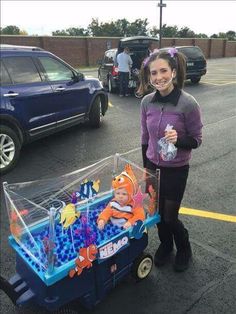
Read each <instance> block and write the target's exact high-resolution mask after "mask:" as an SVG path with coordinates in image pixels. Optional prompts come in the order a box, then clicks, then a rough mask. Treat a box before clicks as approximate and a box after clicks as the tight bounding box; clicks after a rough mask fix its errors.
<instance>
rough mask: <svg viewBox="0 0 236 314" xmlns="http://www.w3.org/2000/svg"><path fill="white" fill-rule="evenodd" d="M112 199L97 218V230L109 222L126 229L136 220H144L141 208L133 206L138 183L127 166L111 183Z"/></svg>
mask: <svg viewBox="0 0 236 314" xmlns="http://www.w3.org/2000/svg"><path fill="white" fill-rule="evenodd" d="M112 188H113V189H114V198H113V199H112V200H111V201H110V202H109V203H108V205H107V207H106V208H105V209H104V210H103V211H102V212H101V214H100V215H99V216H98V220H97V224H98V229H100V230H102V229H103V228H104V227H105V224H106V223H107V222H108V221H109V220H110V221H111V222H112V223H113V224H114V225H117V226H119V227H123V228H124V229H128V228H129V227H131V226H132V225H134V224H135V222H136V221H138V220H142V221H143V220H144V219H145V213H144V209H143V207H142V206H141V205H140V204H138V206H136V205H135V201H134V196H135V194H136V193H137V191H138V183H137V180H136V178H135V175H134V173H133V170H132V168H131V166H130V165H129V164H127V165H126V166H125V170H124V171H123V172H122V173H121V174H120V175H118V176H117V177H115V178H114V179H113V181H112Z"/></svg>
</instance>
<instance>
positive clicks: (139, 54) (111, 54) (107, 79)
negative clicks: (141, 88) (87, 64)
mask: <svg viewBox="0 0 236 314" xmlns="http://www.w3.org/2000/svg"><path fill="white" fill-rule="evenodd" d="M150 42H153V43H154V44H156V47H158V44H159V39H158V38H154V37H147V36H134V37H126V38H122V39H120V41H119V43H118V47H117V48H114V49H109V50H107V51H105V53H104V56H103V59H102V60H101V61H100V66H99V68H98V78H99V80H100V81H101V82H102V83H103V86H104V87H106V88H107V89H108V91H109V92H110V93H113V92H116V91H117V90H118V87H119V77H118V67H117V61H116V57H117V55H118V54H119V53H120V52H122V51H123V49H124V47H129V49H130V57H131V59H132V61H133V65H132V69H131V75H130V79H129V87H130V88H132V89H135V87H136V85H137V83H138V75H139V70H140V67H141V64H142V61H143V60H144V58H145V57H146V56H147V51H148V46H149V44H150Z"/></svg>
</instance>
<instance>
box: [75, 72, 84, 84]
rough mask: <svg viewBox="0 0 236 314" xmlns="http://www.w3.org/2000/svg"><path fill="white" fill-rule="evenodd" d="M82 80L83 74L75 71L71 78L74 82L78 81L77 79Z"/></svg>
mask: <svg viewBox="0 0 236 314" xmlns="http://www.w3.org/2000/svg"><path fill="white" fill-rule="evenodd" d="M83 80H84V74H83V73H81V72H77V73H75V76H74V78H73V81H74V82H79V81H83Z"/></svg>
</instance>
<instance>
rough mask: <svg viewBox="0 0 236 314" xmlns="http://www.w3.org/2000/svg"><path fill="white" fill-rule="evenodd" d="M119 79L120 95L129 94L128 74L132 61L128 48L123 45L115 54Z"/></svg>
mask: <svg viewBox="0 0 236 314" xmlns="http://www.w3.org/2000/svg"><path fill="white" fill-rule="evenodd" d="M117 64H118V72H119V81H120V97H123V96H129V94H128V85H129V74H130V70H131V67H132V64H133V61H132V59H131V57H130V55H129V48H128V47H125V48H124V51H123V52H121V53H119V54H118V56H117Z"/></svg>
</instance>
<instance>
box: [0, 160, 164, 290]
mask: <svg viewBox="0 0 236 314" xmlns="http://www.w3.org/2000/svg"><path fill="white" fill-rule="evenodd" d="M127 165H129V167H130V168H131V169H132V172H133V178H131V179H134V178H135V182H136V187H137V189H136V191H135V194H134V195H133V200H132V201H133V203H134V204H136V206H139V207H140V208H142V209H143V210H144V215H145V218H144V219H143V220H141V221H140V220H139V221H136V222H135V223H133V224H132V225H131V226H130V227H129V228H126V229H124V228H123V227H122V226H118V225H116V224H113V223H112V222H111V221H110V220H109V221H108V222H107V223H106V224H105V226H104V228H103V229H102V230H101V229H99V228H98V217H99V215H100V214H101V212H102V211H103V210H104V209H105V208H106V206H107V205H108V203H109V202H110V201H111V200H112V199H113V197H114V186H113V185H112V182H113V180H114V178H116V177H117V176H119V175H121V174H123V173H124V172H125V171H126V170H125V169H126V168H127ZM3 188H4V194H5V199H6V206H7V210H8V216H9V223H10V231H11V236H10V237H9V242H10V245H11V246H12V247H13V249H14V250H15V251H16V253H17V254H18V255H19V256H20V257H21V258H22V259H23V260H24V261H25V263H27V264H28V266H29V268H30V269H31V270H32V271H33V272H34V273H36V274H37V275H38V276H39V277H40V278H41V279H42V281H43V282H44V283H45V284H46V285H52V284H53V283H55V282H57V281H58V280H60V279H62V278H64V277H66V276H68V275H71V277H72V276H73V272H77V273H78V267H75V266H76V264H75V261H76V260H78V259H79V257H80V255H82V257H83V258H84V257H85V255H84V254H85V253H86V257H87V259H88V260H89V262H90V263H91V262H92V261H94V260H95V259H97V260H98V262H102V261H103V260H104V259H105V258H106V256H104V254H105V253H104V252H107V251H104V250H105V249H104V245H106V243H108V242H110V241H112V240H114V239H121V235H122V234H126V235H128V238H132V237H135V238H138V237H139V234H140V233H143V232H145V231H146V229H147V228H148V227H151V226H152V225H154V224H155V223H156V222H158V219H159V215H158V196H159V195H158V193H159V173H158V172H157V173H153V174H151V173H146V172H145V171H144V169H143V168H141V167H139V166H137V165H136V164H134V163H133V162H131V161H129V160H127V159H125V158H123V157H120V156H119V155H118V154H116V155H114V156H110V157H107V158H105V159H103V160H101V161H99V162H97V163H95V164H93V165H91V166H88V167H86V168H83V169H79V170H78V171H75V172H72V173H69V174H66V175H63V176H61V177H58V178H52V179H48V180H38V181H31V182H25V183H15V184H8V183H6V182H4V184H3ZM117 241H118V240H117ZM117 241H116V244H115V245H116V246H115V248H116V250H115V251H114V252H113V253H112V252H111V251H110V252H109V254H108V255H109V256H111V254H115V253H116V252H117V251H119V249H120V246H122V245H123V244H124V243H122V242H121V241H123V240H119V241H120V242H117ZM123 242H124V241H123ZM113 249H114V247H113ZM106 250H111V249H110V247H109V248H107V247H106ZM81 265H82V262H81ZM77 266H78V263H77ZM90 266H91V265H90ZM86 267H89V266H88V265H87V266H86Z"/></svg>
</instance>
